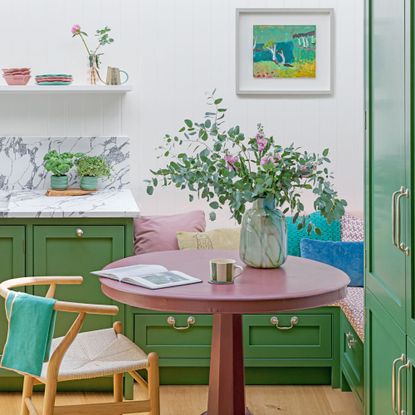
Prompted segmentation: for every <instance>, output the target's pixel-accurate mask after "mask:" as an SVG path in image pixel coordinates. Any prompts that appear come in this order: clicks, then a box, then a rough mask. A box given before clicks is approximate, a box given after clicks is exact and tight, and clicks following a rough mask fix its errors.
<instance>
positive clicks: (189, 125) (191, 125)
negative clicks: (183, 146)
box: [184, 120, 193, 128]
mask: <svg viewBox="0 0 415 415" xmlns="http://www.w3.org/2000/svg"><path fill="white" fill-rule="evenodd" d="M184 123H185V124H186V125H187V126H188V127H189V128H192V127H193V121H192V120H184Z"/></svg>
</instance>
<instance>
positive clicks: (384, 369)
mask: <svg viewBox="0 0 415 415" xmlns="http://www.w3.org/2000/svg"><path fill="white" fill-rule="evenodd" d="M365 315H366V337H365V339H366V340H365V384H366V386H365V410H366V414H367V415H369V414H371V415H391V414H394V413H395V412H394V409H393V399H392V396H393V392H392V376H391V374H392V365H393V362H394V360H395V359H397V358H399V357H400V356H401V355H402V354H404V353H405V350H406V344H405V343H406V336H405V333H404V332H403V331H402V329H401V328H400V327H399V326H398V325H397V324H396V322H395V321H394V320H393V319H392V318H391V317H390V315H389V314H388V313H387V312H386V310H385V309H384V308H383V306H382V305H381V304H380V303H379V302H378V300H377V299H376V298H375V297H374V295H373V294H372V293H371V292H370V291H367V295H366V314H365ZM399 366H400V364H397V369H398V368H399ZM397 369H396V370H395V376H396V375H397V372H398V370H397ZM395 379H396V377H395ZM395 389H396V388H395Z"/></svg>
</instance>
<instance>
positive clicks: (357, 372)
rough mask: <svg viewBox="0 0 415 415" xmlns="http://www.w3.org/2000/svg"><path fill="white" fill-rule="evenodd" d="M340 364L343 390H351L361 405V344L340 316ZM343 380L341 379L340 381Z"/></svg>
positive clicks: (362, 375) (362, 362)
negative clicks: (345, 383) (343, 382)
mask: <svg viewBox="0 0 415 415" xmlns="http://www.w3.org/2000/svg"><path fill="white" fill-rule="evenodd" d="M340 335H341V341H340V347H341V349H340V364H341V374H342V376H344V378H345V380H346V382H347V387H346V385H343V384H342V389H343V390H349V389H350V390H352V391H353V392H354V393H355V395H356V397H357V399H358V400H359V401H360V403H361V404H363V400H364V359H363V354H364V352H363V347H364V346H363V343H362V341H361V340H360V338H359V337H358V336H357V334H356V332H355V331H354V329H353V327H352V325H351V324H350V322H349V320H348V319H347V317H346V316H345V315H344V314H343V313H341V315H340ZM342 380H343V379H342Z"/></svg>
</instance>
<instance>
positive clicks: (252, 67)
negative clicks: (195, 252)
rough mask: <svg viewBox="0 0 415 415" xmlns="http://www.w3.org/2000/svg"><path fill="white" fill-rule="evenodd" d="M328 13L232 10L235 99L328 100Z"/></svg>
mask: <svg viewBox="0 0 415 415" xmlns="http://www.w3.org/2000/svg"><path fill="white" fill-rule="evenodd" d="M333 47H334V30H333V9H237V10H236V62H235V65H236V68H235V69H236V93H237V94H331V93H332V91H333V62H334V56H333V55H334V53H333Z"/></svg>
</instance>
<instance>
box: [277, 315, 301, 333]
mask: <svg viewBox="0 0 415 415" xmlns="http://www.w3.org/2000/svg"><path fill="white" fill-rule="evenodd" d="M298 321H299V320H298V317H297V316H293V317H291V320H290V323H291V324H290V325H289V326H280V325H279V322H280V321H279V320H278V317H277V316H272V317H271V319H270V323H271V324H272V325H273V326H275V327H276V328H277V329H278V330H291V329H292V328H294V326H296V325H297V324H298Z"/></svg>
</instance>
